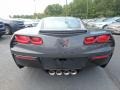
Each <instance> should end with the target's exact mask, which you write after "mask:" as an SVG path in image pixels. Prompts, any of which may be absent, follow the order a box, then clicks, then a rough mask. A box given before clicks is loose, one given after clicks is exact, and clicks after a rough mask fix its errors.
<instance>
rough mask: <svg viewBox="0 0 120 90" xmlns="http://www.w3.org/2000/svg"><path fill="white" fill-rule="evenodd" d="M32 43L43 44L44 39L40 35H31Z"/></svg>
mask: <svg viewBox="0 0 120 90" xmlns="http://www.w3.org/2000/svg"><path fill="white" fill-rule="evenodd" d="M31 43H32V44H35V45H41V44H43V40H42V38H39V37H31Z"/></svg>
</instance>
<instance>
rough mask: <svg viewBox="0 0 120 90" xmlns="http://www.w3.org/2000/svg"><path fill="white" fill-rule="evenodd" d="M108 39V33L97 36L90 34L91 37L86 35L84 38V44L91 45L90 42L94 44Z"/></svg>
mask: <svg viewBox="0 0 120 90" xmlns="http://www.w3.org/2000/svg"><path fill="white" fill-rule="evenodd" d="M109 40H110V35H109V34H105V35H99V36H91V37H86V38H85V39H84V44H86V45H91V44H95V43H107V42H108V41H109Z"/></svg>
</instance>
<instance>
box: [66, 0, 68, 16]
mask: <svg viewBox="0 0 120 90" xmlns="http://www.w3.org/2000/svg"><path fill="white" fill-rule="evenodd" d="M67 15H68V2H67V0H66V16H67Z"/></svg>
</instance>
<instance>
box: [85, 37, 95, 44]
mask: <svg viewBox="0 0 120 90" xmlns="http://www.w3.org/2000/svg"><path fill="white" fill-rule="evenodd" d="M95 41H96V38H95V37H87V38H85V40H84V43H85V44H87V45H88V44H94V43H95Z"/></svg>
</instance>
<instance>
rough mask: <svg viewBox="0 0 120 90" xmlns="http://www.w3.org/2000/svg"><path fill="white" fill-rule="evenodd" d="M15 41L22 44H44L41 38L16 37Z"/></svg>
mask: <svg viewBox="0 0 120 90" xmlns="http://www.w3.org/2000/svg"><path fill="white" fill-rule="evenodd" d="M15 41H16V42H18V43H21V44H34V45H42V44H43V40H42V38H40V37H32V36H23V35H16V36H15Z"/></svg>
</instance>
